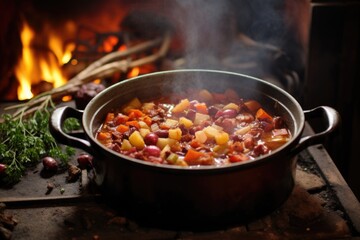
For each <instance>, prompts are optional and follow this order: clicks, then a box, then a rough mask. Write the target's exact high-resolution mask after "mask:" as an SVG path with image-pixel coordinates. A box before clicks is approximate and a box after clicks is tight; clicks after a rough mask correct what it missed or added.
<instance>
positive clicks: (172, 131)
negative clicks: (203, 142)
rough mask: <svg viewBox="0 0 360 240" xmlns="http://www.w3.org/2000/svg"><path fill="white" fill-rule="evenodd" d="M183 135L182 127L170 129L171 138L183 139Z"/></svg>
mask: <svg viewBox="0 0 360 240" xmlns="http://www.w3.org/2000/svg"><path fill="white" fill-rule="evenodd" d="M181 136H182V131H181V129H180V128H174V129H169V138H171V139H175V140H178V141H179V140H180V139H181Z"/></svg>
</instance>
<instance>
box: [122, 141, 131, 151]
mask: <svg viewBox="0 0 360 240" xmlns="http://www.w3.org/2000/svg"><path fill="white" fill-rule="evenodd" d="M131 148H132V145H131V143H130V142H129V140H127V139H124V140H123V141H122V143H121V150H123V151H129V150H130V149H131Z"/></svg>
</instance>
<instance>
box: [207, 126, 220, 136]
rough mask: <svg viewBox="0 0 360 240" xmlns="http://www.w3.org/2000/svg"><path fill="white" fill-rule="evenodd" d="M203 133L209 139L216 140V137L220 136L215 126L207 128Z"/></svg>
mask: <svg viewBox="0 0 360 240" xmlns="http://www.w3.org/2000/svg"><path fill="white" fill-rule="evenodd" d="M203 131H204V132H205V134H206V136H208V137H209V138H215V136H216V135H218V134H219V130H218V129H216V128H215V127H213V126H207V127H206V128H204V130H203Z"/></svg>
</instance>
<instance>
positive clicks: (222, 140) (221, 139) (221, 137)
mask: <svg viewBox="0 0 360 240" xmlns="http://www.w3.org/2000/svg"><path fill="white" fill-rule="evenodd" d="M215 142H216V144H218V145H223V144H226V143H228V142H229V134H228V133H227V132H220V133H219V134H218V135H216V136H215Z"/></svg>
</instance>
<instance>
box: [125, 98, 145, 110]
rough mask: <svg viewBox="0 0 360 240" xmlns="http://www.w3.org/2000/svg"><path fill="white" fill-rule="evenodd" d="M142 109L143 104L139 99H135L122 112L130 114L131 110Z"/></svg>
mask: <svg viewBox="0 0 360 240" xmlns="http://www.w3.org/2000/svg"><path fill="white" fill-rule="evenodd" d="M140 107H141V102H140V100H139V99H138V98H133V99H132V100H131V101H130V102H128V103H127V104H125V106H124V107H123V109H122V111H123V112H124V113H128V111H129V110H130V109H139V108H140Z"/></svg>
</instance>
